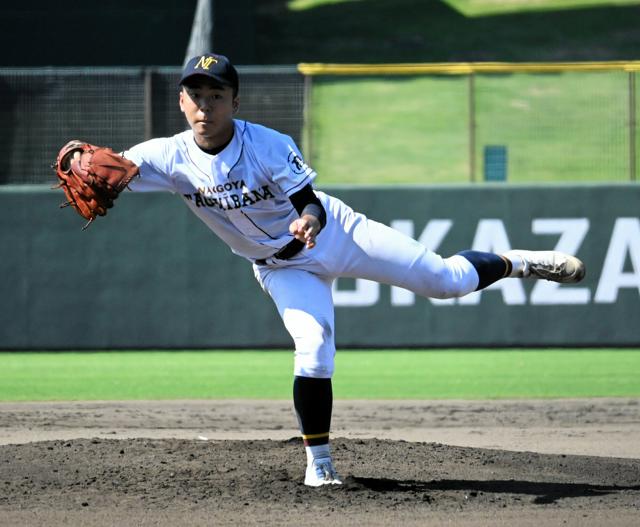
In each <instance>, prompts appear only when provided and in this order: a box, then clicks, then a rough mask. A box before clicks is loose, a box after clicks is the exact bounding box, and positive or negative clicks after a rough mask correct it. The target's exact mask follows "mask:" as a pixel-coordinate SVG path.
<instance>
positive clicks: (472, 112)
mask: <svg viewBox="0 0 640 527" xmlns="http://www.w3.org/2000/svg"><path fill="white" fill-rule="evenodd" d="M475 84H476V83H475V73H474V72H471V73H469V180H470V181H471V182H472V183H473V182H475V180H476V102H475V99H476V93H475V92H476V87H475Z"/></svg>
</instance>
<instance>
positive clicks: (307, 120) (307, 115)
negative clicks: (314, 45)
mask: <svg viewBox="0 0 640 527" xmlns="http://www.w3.org/2000/svg"><path fill="white" fill-rule="evenodd" d="M302 75H303V76H304V88H303V92H302V93H303V96H302V153H303V155H304V157H305V159H306V162H307V163H308V164H309V165H311V166H313V163H314V159H313V149H312V137H311V136H312V133H311V90H312V82H313V81H312V80H311V79H312V77H313V76H312V75H308V74H306V73H302Z"/></svg>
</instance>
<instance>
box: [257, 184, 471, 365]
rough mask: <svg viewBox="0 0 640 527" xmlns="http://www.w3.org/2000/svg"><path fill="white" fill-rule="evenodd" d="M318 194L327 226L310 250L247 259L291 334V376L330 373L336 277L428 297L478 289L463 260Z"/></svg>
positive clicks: (468, 264) (332, 359)
mask: <svg viewBox="0 0 640 527" xmlns="http://www.w3.org/2000/svg"><path fill="white" fill-rule="evenodd" d="M317 194H318V197H319V198H320V200H321V201H322V204H323V205H324V207H325V210H326V212H327V224H326V226H325V227H324V229H323V230H322V232H320V234H319V235H318V237H317V240H316V242H317V245H316V247H314V248H313V249H311V250H307V249H305V250H303V251H302V252H301V253H300V254H298V255H297V256H295V257H294V258H292V259H290V260H277V259H268V260H267V264H266V265H255V264H254V273H255V275H256V278H257V280H258V282H259V283H260V284H261V286H262V288H263V289H264V290H265V291H266V292H267V293H268V294H269V295H270V296H271V298H272V299H273V301H274V302H275V304H276V307H277V309H278V312H279V313H280V317H281V318H282V320H283V322H284V325H285V327H286V329H287V331H288V332H289V334H290V335H291V337H292V338H293V341H294V344H295V361H294V375H296V376H302V377H315V378H331V376H332V375H333V370H334V356H335V352H336V349H335V338H334V307H333V299H332V295H331V284H332V283H333V281H334V280H335V279H336V278H338V277H340V276H344V277H351V278H365V279H368V280H373V281H376V282H380V283H383V284H389V285H395V286H399V287H403V288H405V289H409V290H410V291H413V292H414V293H416V294H417V295H421V296H424V297H432V298H452V297H459V296H464V295H466V294H468V293H471V292H472V291H475V290H476V288H477V287H478V280H479V279H478V273H477V272H476V270H475V268H474V267H473V265H472V264H471V262H469V261H468V260H467V259H466V258H464V257H462V256H459V255H454V256H452V257H450V258H442V257H441V256H439V255H438V254H436V253H434V252H432V251H429V250H428V249H427V248H426V247H425V246H423V245H422V244H420V243H418V242H417V241H416V240H413V239H412V238H410V237H408V236H406V235H404V234H402V233H400V232H398V231H396V230H393V229H391V228H390V227H387V226H386V225H383V224H381V223H378V222H376V221H373V220H370V219H368V218H367V217H366V216H364V215H363V214H360V213H357V212H354V211H353V209H351V208H350V207H349V206H347V205H346V204H344V203H343V202H342V201H340V200H338V199H336V198H334V197H332V196H328V195H326V194H324V193H322V192H317Z"/></svg>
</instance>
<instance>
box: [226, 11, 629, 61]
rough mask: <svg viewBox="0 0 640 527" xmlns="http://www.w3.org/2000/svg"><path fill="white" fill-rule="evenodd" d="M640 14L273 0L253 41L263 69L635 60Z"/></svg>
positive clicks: (259, 19) (260, 19)
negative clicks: (295, 6) (479, 11)
mask: <svg viewBox="0 0 640 527" xmlns="http://www.w3.org/2000/svg"><path fill="white" fill-rule="evenodd" d="M255 5H256V6H257V3H256V4H255ZM639 14H640V8H639V7H638V6H634V5H632V6H603V7H590V8H575V9H565V10H555V11H551V10H550V11H532V12H522V13H512V14H501V15H490V16H482V17H467V16H465V15H463V14H461V13H460V12H459V11H457V10H455V9H453V8H451V7H450V6H449V5H447V4H446V3H444V2H442V1H439V0H424V1H422V0H420V1H419V0H366V1H364V0H363V1H357V2H339V3H335V4H325V5H320V6H318V7H315V8H310V9H305V10H301V11H290V10H289V9H288V8H287V1H286V0H270V1H265V2H260V7H259V9H256V13H255V21H254V22H255V29H256V33H255V35H254V37H253V38H255V47H256V51H255V58H256V62H258V63H288V64H290V63H297V62H310V61H317V62H338V63H345V62H363V63H379V62H440V61H443V62H447V61H493V60H504V61H553V60H572V61H573V60H575V61H578V60H630V59H634V58H637V57H638V56H639V53H640V52H639V51H638V50H640V45H639V44H640V30H639V29H638V25H637V23H636V21H637V17H638V15H639ZM227 22H229V21H227ZM231 22H232V21H231ZM238 29H240V28H238ZM242 35H243V33H242V32H241V31H236V32H235V37H232V38H234V39H236V40H237V39H242V38H243V37H242ZM223 44H224V47H225V48H226V49H230V50H231V49H234V45H235V43H234V42H225V43H223Z"/></svg>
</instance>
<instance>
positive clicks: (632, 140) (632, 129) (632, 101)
mask: <svg viewBox="0 0 640 527" xmlns="http://www.w3.org/2000/svg"><path fill="white" fill-rule="evenodd" d="M629 179H630V180H631V181H635V180H636V72H635V71H630V72H629Z"/></svg>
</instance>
